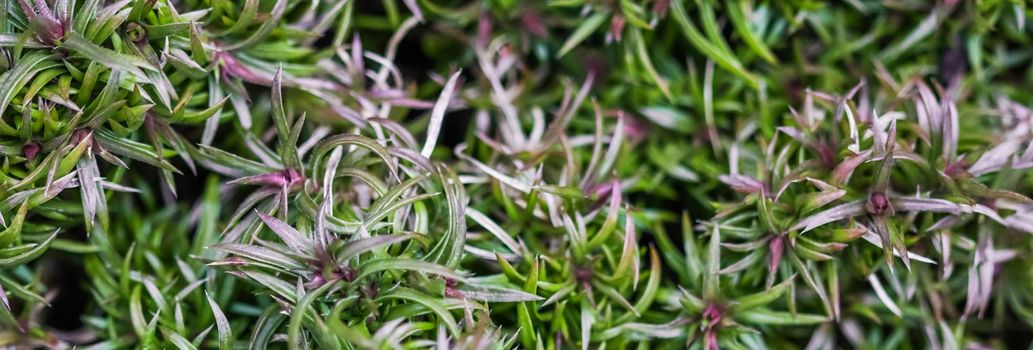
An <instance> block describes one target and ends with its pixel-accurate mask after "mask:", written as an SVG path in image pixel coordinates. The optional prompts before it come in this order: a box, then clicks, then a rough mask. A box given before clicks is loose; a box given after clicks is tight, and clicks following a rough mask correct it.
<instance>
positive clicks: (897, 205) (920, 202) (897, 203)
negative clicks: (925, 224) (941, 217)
mask: <svg viewBox="0 0 1033 350" xmlns="http://www.w3.org/2000/svg"><path fill="white" fill-rule="evenodd" d="M891 202H892V203H893V205H892V207H893V208H894V209H896V210H900V211H906V212H929V213H948V214H960V213H961V206H959V205H958V204H956V203H953V202H950V201H947V200H943V199H935V198H913V197H895V198H893V199H892V200H891Z"/></svg>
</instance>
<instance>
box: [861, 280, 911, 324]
mask: <svg viewBox="0 0 1033 350" xmlns="http://www.w3.org/2000/svg"><path fill="white" fill-rule="evenodd" d="M868 283H870V284H871V285H872V289H873V290H875V295H876V296H878V297H879V301H882V304H883V305H886V308H887V309H889V310H890V312H892V313H893V314H894V315H897V317H904V316H903V312H902V311H900V307H898V306H897V303H895V302H893V299H892V298H890V296H889V294H886V289H885V288H883V287H882V282H879V278H878V277H876V276H875V274H874V273H873V274H870V275H868Z"/></svg>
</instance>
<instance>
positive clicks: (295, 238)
mask: <svg viewBox="0 0 1033 350" xmlns="http://www.w3.org/2000/svg"><path fill="white" fill-rule="evenodd" d="M255 213H257V214H258V217H259V218H260V219H262V222H264V223H265V225H266V226H268V227H269V229H270V230H271V231H273V233H275V234H276V235H277V236H279V237H280V239H281V240H283V243H285V244H287V246H288V247H290V248H291V249H292V250H294V251H295V252H296V253H298V254H299V255H302V254H305V252H306V251H309V250H310V249H311V247H312V241H311V240H309V238H308V237H305V236H304V235H303V234H302V233H301V232H298V230H295V229H294V228H293V227H291V226H290V225H287V224H286V223H284V222H283V221H280V219H277V218H275V217H273V216H270V215H268V214H266V213H263V212H261V211H258V210H255Z"/></svg>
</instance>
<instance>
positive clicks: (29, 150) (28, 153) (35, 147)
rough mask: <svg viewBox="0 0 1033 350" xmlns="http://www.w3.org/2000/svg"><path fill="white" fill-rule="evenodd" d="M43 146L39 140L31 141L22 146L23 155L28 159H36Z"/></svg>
mask: <svg viewBox="0 0 1033 350" xmlns="http://www.w3.org/2000/svg"><path fill="white" fill-rule="evenodd" d="M41 148H42V147H41V146H40V145H39V142H30V143H28V144H26V145H25V146H22V155H23V156H25V159H28V160H33V159H36V155H37V154H39V151H40V149H41Z"/></svg>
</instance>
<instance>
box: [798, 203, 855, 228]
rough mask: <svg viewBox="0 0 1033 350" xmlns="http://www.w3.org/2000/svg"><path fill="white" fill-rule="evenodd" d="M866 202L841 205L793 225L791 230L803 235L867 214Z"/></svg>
mask: <svg viewBox="0 0 1033 350" xmlns="http://www.w3.org/2000/svg"><path fill="white" fill-rule="evenodd" d="M864 203H865V202H864V201H861V200H855V201H853V202H849V203H845V204H840V205H838V206H835V207H832V208H829V209H826V210H824V211H821V212H819V213H817V214H814V215H811V216H808V217H807V218H804V219H802V220H800V221H799V222H797V223H796V225H793V227H792V228H791V229H790V230H801V229H802V231H800V232H801V233H803V232H807V231H810V230H813V229H815V228H818V227H820V226H822V225H825V224H828V223H830V222H835V221H839V220H843V219H847V218H851V217H855V216H859V215H863V214H865V213H866V211H865V205H864Z"/></svg>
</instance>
